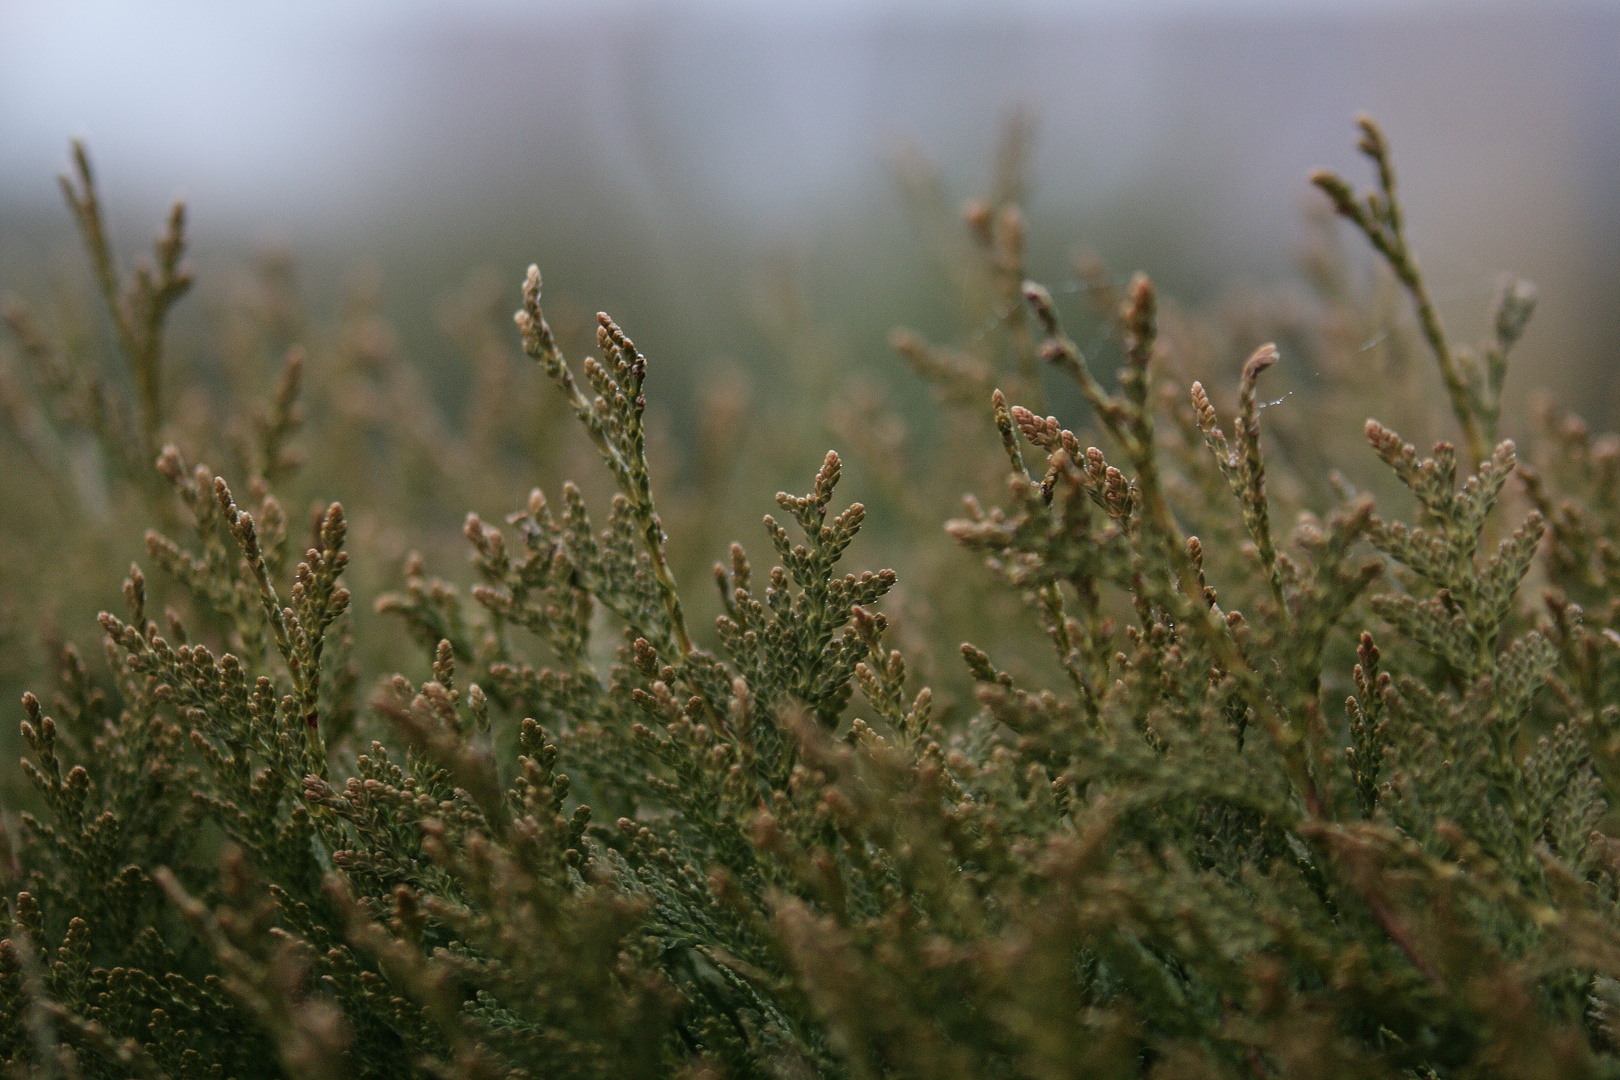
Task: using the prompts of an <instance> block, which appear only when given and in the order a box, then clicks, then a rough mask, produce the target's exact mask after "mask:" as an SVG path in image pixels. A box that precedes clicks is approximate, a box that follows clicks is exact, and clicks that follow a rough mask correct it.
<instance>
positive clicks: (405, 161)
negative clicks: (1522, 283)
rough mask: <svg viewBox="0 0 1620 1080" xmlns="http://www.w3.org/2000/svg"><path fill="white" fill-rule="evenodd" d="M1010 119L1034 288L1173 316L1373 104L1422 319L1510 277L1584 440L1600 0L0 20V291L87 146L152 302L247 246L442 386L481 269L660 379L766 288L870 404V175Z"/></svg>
mask: <svg viewBox="0 0 1620 1080" xmlns="http://www.w3.org/2000/svg"><path fill="white" fill-rule="evenodd" d="M1017 108H1023V109H1026V110H1028V111H1029V113H1030V114H1031V115H1032V116H1033V117H1034V120H1035V123H1036V130H1037V141H1036V146H1035V152H1034V156H1033V161H1032V172H1033V177H1032V179H1033V186H1032V195H1031V198H1030V200H1029V206H1028V213H1029V217H1030V223H1031V228H1030V236H1031V266H1032V269H1033V270H1034V271H1035V272H1036V273H1037V274H1039V275H1041V276H1043V277H1045V278H1046V279H1047V280H1049V281H1053V282H1056V283H1060V284H1061V283H1062V282H1063V281H1065V280H1067V279H1069V278H1070V277H1071V276H1072V271H1071V270H1070V269H1069V257H1070V253H1071V252H1072V251H1073V250H1074V249H1075V248H1076V247H1077V246H1079V245H1087V246H1090V247H1093V248H1095V249H1096V250H1098V251H1099V252H1100V253H1101V254H1102V255H1103V256H1104V258H1105V259H1107V260H1108V261H1109V262H1110V264H1111V265H1112V266H1113V267H1114V268H1115V269H1116V270H1117V271H1119V272H1120V273H1122V274H1123V273H1127V272H1129V271H1131V270H1134V269H1143V270H1146V271H1148V272H1149V273H1150V274H1152V275H1153V276H1154V277H1155V279H1156V280H1157V281H1158V282H1159V283H1160V285H1161V288H1162V289H1163V290H1164V291H1166V292H1168V293H1169V294H1171V295H1173V296H1175V297H1177V298H1178V299H1179V300H1181V301H1182V302H1185V303H1188V304H1193V305H1197V304H1207V303H1215V302H1218V300H1219V299H1220V297H1221V295H1222V294H1223V293H1226V292H1230V291H1231V290H1232V289H1235V288H1243V287H1247V286H1248V285H1249V284H1252V283H1268V282H1275V281H1279V280H1287V279H1289V278H1290V277H1291V276H1292V275H1294V266H1295V264H1296V261H1297V259H1298V257H1299V255H1300V251H1301V248H1302V245H1303V242H1304V229H1303V226H1302V222H1303V219H1304V213H1305V210H1306V208H1307V207H1308V206H1309V205H1310V203H1311V200H1312V199H1314V198H1316V196H1315V195H1314V193H1313V192H1312V191H1311V190H1310V189H1309V188H1308V185H1307V184H1306V181H1305V177H1306V174H1307V172H1308V171H1309V170H1310V169H1311V168H1314V167H1317V166H1328V167H1333V168H1336V169H1338V170H1340V171H1342V172H1344V173H1345V175H1347V176H1348V177H1350V178H1352V179H1353V180H1355V181H1356V182H1357V183H1364V182H1366V180H1367V174H1366V170H1365V167H1364V163H1363V162H1361V161H1360V160H1358V158H1357V156H1356V154H1355V152H1354V149H1353V139H1354V132H1353V128H1352V124H1351V117H1352V115H1353V114H1354V113H1355V112H1356V111H1357V110H1362V109H1365V110H1367V111H1369V112H1371V113H1373V114H1374V115H1375V116H1377V117H1378V118H1379V119H1380V120H1381V121H1382V122H1383V124H1384V126H1385V129H1386V130H1387V132H1388V133H1389V136H1390V138H1391V141H1392V143H1393V146H1394V149H1395V154H1396V160H1397V164H1398V165H1399V167H1400V170H1401V174H1400V175H1401V181H1402V185H1403V192H1404V196H1405V201H1406V203H1407V206H1408V211H1409V218H1410V228H1411V233H1412V236H1413V239H1414V242H1415V244H1416V245H1417V247H1418V250H1419V252H1420V254H1421V256H1422V258H1423V261H1424V266H1425V269H1426V270H1427V272H1428V274H1429V275H1430V279H1431V283H1432V287H1433V290H1434V292H1435V293H1436V295H1437V296H1438V297H1439V298H1440V299H1441V301H1442V312H1443V314H1444V315H1445V317H1446V318H1447V320H1448V322H1449V323H1450V325H1451V327H1452V329H1453V332H1454V333H1455V334H1456V335H1457V336H1459V337H1460V338H1462V339H1464V340H1471V339H1472V338H1474V337H1475V336H1477V335H1478V334H1479V333H1480V332H1483V329H1484V317H1485V311H1486V308H1487V306H1488V304H1489V301H1490V297H1491V293H1492V289H1493V286H1494V282H1495V280H1496V277H1497V275H1498V274H1499V273H1501V272H1502V271H1504V270H1509V269H1511V270H1513V271H1515V272H1516V273H1519V274H1521V275H1523V276H1525V277H1527V278H1530V279H1531V280H1533V281H1535V282H1536V283H1537V284H1538V286H1539V287H1540V289H1541V296H1542V301H1541V307H1540V310H1539V311H1538V314H1537V318H1536V322H1535V324H1534V326H1533V327H1532V330H1531V332H1530V335H1529V337H1528V338H1527V339H1526V341H1525V343H1524V345H1523V346H1522V351H1521V352H1520V353H1519V354H1518V359H1517V361H1516V364H1515V369H1514V370H1515V374H1514V376H1512V377H1510V383H1509V388H1510V393H1511V392H1512V391H1513V389H1514V388H1515V387H1528V386H1529V385H1531V384H1540V385H1547V386H1549V387H1550V388H1551V389H1552V390H1553V391H1554V392H1555V393H1557V394H1558V395H1560V396H1561V397H1564V398H1566V399H1574V400H1575V401H1576V402H1577V403H1578V404H1579V405H1580V407H1582V408H1583V409H1584V410H1585V411H1586V412H1587V414H1588V415H1589V416H1590V417H1591V418H1592V419H1593V420H1594V421H1597V420H1612V419H1613V418H1614V416H1615V415H1616V409H1615V406H1616V402H1615V391H1614V382H1615V380H1614V378H1613V375H1614V372H1615V371H1616V370H1617V369H1620V328H1617V319H1616V316H1617V314H1620V288H1617V285H1616V281H1617V279H1620V5H1615V4H1611V3H1559V2H1553V0H1549V2H1543V3H1523V4H1485V3H1464V2H1455V3H1434V2H1413V3H1393V2H1391V3H1354V2H1351V0H1303V2H1292V3H1287V2H1280V0H1279V2H1271V3H1268V2H1263V0H1152V2H1147V3H1123V2H1117V0H1089V2H1079V3H1071V4H1064V3H1055V2H1049V3H1036V2H1028V3H1005V4H993V5H992V4H974V3H967V2H954V3H900V2H891V3H875V4H864V3H855V2H833V3H810V2H784V3H778V4H764V3H761V4H744V3H729V4H728V3H721V2H708V3H701V2H692V3H676V2H663V3H651V2H649V3H634V2H612V3H601V4H573V5H570V4H563V3H556V2H549V3H538V4H519V3H516V2H506V0H474V2H466V3H457V4H448V3H446V4H429V3H422V2H407V3H381V2H355V3H349V4H322V3H315V2H307V0H294V2H286V3H280V4H275V5H270V4H207V3H200V2H197V3H191V2H179V0H166V2H159V3H152V4H116V3H83V2H46V0H0V286H3V287H8V288H13V289H16V290H19V291H23V290H25V289H26V290H32V289H33V288H34V287H35V285H36V284H37V279H38V278H39V277H40V276H41V273H42V268H44V272H47V273H50V274H57V275H66V276H75V275H78V276H82V274H83V262H82V256H81V255H80V254H79V253H78V251H77V248H76V246H75V243H74V239H73V237H72V235H71V232H70V221H69V219H68V215H67V213H66V211H65V210H64V209H63V207H62V205H61V202H60V197H59V195H58V193H57V191H56V188H55V180H54V178H55V175H56V174H57V173H58V172H59V171H61V170H62V169H63V168H64V167H65V164H66V160H67V152H66V149H67V141H68V139H69V138H70V137H82V138H84V139H86V140H87V142H88V143H89V146H90V148H91V152H92V156H93V159H94V161H95V164H96V166H97V170H98V176H99V181H100V183H101V186H102V189H103V192H104V195H105V197H106V199H107V201H108V204H109V207H110V213H111V217H112V224H113V229H114V232H115V236H116V238H117V240H118V241H119V243H120V249H121V254H122V255H123V256H124V257H125V258H126V259H127V258H128V257H130V256H132V255H134V254H135V253H136V252H137V251H138V250H141V249H144V248H145V247H146V246H147V245H148V243H149V240H150V237H151V235H152V234H153V232H154V230H155V229H156V226H157V224H158V222H159V220H160V217H161V214H162V212H163V210H164V208H165V206H166V204H167V201H168V200H169V199H171V198H173V197H175V196H177V195H183V196H184V197H185V198H186V199H187V200H188V202H189V205H190V210H191V235H192V239H193V251H194V257H193V262H194V264H195V265H196V267H197V269H198V270H199V272H200V273H199V277H200V279H201V280H200V285H199V290H198V293H197V296H196V297H194V298H190V299H188V300H187V301H186V302H185V305H183V309H182V310H184V309H185V308H186V307H190V308H195V309H201V310H206V309H207V308H208V306H209V304H210V303H213V302H215V301H213V300H211V299H210V297H211V296H215V297H216V298H217V290H218V288H219V287H220V283H221V282H223V281H225V280H226V279H227V278H228V276H229V275H228V273H227V268H228V267H230V266H231V265H233V262H235V263H239V262H241V261H242V260H244V259H247V258H250V257H251V256H252V254H253V252H254V251H256V250H259V249H262V248H265V247H266V246H270V247H275V248H278V249H284V250H286V251H288V252H290V253H291V254H292V255H293V256H294V257H295V258H296V259H297V261H298V263H299V265H300V267H301V281H302V283H303V288H304V289H305V290H306V292H307V293H308V294H309V299H310V302H311V304H312V306H313V307H314V309H315V312H316V314H317V316H319V314H320V313H321V312H323V311H326V312H330V311H331V310H333V309H335V308H336V307H337V305H338V303H339V299H338V297H339V296H340V294H341V291H342V288H343V287H345V286H344V285H343V283H344V282H345V281H349V280H351V279H352V276H353V275H354V274H356V273H362V274H366V275H370V276H371V277H372V278H373V279H375V281H376V284H377V287H378V288H379V289H380V292H381V295H382V296H383V297H384V301H385V305H386V310H387V312H388V314H389V315H390V317H391V319H392V320H393V321H394V323H395V324H396V325H397V326H398V327H399V329H400V333H401V340H402V341H403V343H404V351H405V352H406V354H407V355H409V356H410V357H411V358H412V359H413V361H415V362H417V363H420V364H421V365H422V366H423V368H424V370H427V371H429V372H435V371H439V375H438V376H437V378H436V382H435V385H436V386H437V387H438V389H439V390H441V391H442V392H443V393H445V394H448V395H451V396H452V397H453V396H454V395H455V394H456V393H457V385H456V383H457V380H456V379H454V378H453V377H451V376H449V375H446V374H444V373H443V372H442V371H441V370H440V369H439V368H437V367H436V365H435V361H436V357H437V356H438V355H439V354H440V353H442V352H443V351H444V349H445V346H444V342H443V337H442V334H440V333H439V332H438V331H437V330H436V328H435V323H434V317H433V301H434V298H435V297H439V296H442V295H443V294H444V293H445V292H446V291H447V290H449V289H453V288H455V287H456V286H457V285H458V284H459V283H460V282H462V281H464V280H465V279H466V278H467V275H468V274H469V273H470V272H472V271H474V270H475V269H477V268H480V267H487V268H490V269H491V270H492V271H493V272H494V273H495V274H497V275H498V276H499V280H501V281H504V282H508V283H509V284H510V291H511V294H512V297H511V299H512V302H513V304H514V305H515V302H516V284H517V282H518V280H519V277H520V275H521V272H522V270H523V268H524V267H525V266H526V265H527V264H528V263H530V262H538V263H539V264H540V265H541V266H542V268H543V270H544V271H545V274H546V280H547V291H548V297H551V298H552V300H553V302H559V298H560V300H561V302H564V303H576V304H577V305H579V306H580V307H581V308H582V309H583V310H595V309H597V308H606V309H607V310H610V311H612V312H613V313H614V315H615V317H617V318H618V319H619V320H620V322H621V323H623V324H624V325H625V326H626V327H628V328H630V329H631V330H632V331H633V332H634V333H635V335H636V337H637V339H638V341H640V342H641V343H642V344H643V345H644V346H645V347H646V348H647V350H648V351H649V352H650V353H651V354H652V355H653V356H654V358H655V360H659V359H663V360H667V361H669V362H671V363H672V364H674V365H675V366H676V368H677V370H679V371H681V372H686V373H690V372H702V371H704V370H709V369H710V368H712V366H713V365H715V364H725V365H730V366H734V367H741V368H743V369H745V370H751V371H764V370H765V369H768V368H769V366H770V364H771V363H772V362H775V361H773V359H772V358H771V357H770V356H768V355H767V354H766V350H763V349H762V348H761V346H760V344H759V341H758V332H757V321H758V320H757V318H756V315H755V313H756V312H757V309H758V306H759V304H760V298H761V296H762V295H763V294H766V293H769V292H770V290H772V289H774V288H776V287H777V286H778V284H780V283H781V282H782V281H786V280H790V282H791V288H792V289H793V290H794V291H795V293H796V295H801V296H802V297H803V298H805V303H806V305H807V306H808V308H809V310H810V315H809V317H810V318H812V319H814V321H815V322H816V324H817V325H818V326H819V327H820V328H821V330H822V332H824V334H825V339H826V341H827V342H829V343H830V344H829V347H830V348H834V349H836V350H838V351H839V352H840V353H841V354H842V355H844V356H845V357H846V358H847V359H846V363H847V364H849V365H852V366H855V367H869V368H871V369H872V370H874V371H881V372H889V373H891V374H892V380H891V381H896V382H900V383H903V382H904V372H903V371H902V370H901V369H900V368H899V366H898V365H897V364H896V363H895V362H894V361H893V360H892V359H891V358H890V357H889V356H888V349H887V346H886V344H885V337H886V334H887V331H888V329H889V328H890V326H892V325H894V324H895V323H900V322H904V323H908V324H911V325H914V326H918V327H919V328H920V329H923V330H924V331H928V330H930V329H936V328H937V329H939V331H940V336H941V337H946V336H949V330H948V328H946V327H945V326H944V323H945V322H946V321H947V320H948V318H949V316H948V314H947V312H948V310H949V304H948V300H949V298H948V297H944V298H942V297H941V296H940V281H939V280H938V278H937V275H934V274H933V273H932V271H931V270H930V268H929V263H928V259H927V251H926V250H925V246H924V245H923V244H922V243H921V242H919V240H918V237H917V234H916V230H915V229H914V228H913V226H912V224H911V223H910V222H909V221H908V218H907V213H906V208H905V204H904V201H903V199H902V198H901V195H900V191H899V187H898V185H897V183H896V181H895V161H896V157H897V155H900V154H903V153H904V152H905V150H904V149H903V148H906V147H910V148H912V151H913V152H916V153H920V154H921V155H923V156H925V157H926V158H928V159H929V160H931V161H933V162H935V163H936V164H937V166H938V167H939V169H940V171H941V173H942V176H943V178H944V181H945V184H946V187H947V189H948V191H949V192H950V193H951V195H952V197H953V198H965V197H967V196H968V195H970V194H973V193H975V192H976V191H979V190H982V188H983V187H984V186H985V185H986V184H987V183H988V180H989V176H990V170H991V157H992V154H993V150H994V146H995V142H996V138H997V130H998V125H999V123H1000V121H1001V119H1002V118H1003V117H1004V116H1005V115H1007V113H1008V111H1009V110H1012V109H1017ZM210 290H215V291H214V292H212V293H211V291H210ZM690 378H691V376H690V375H689V374H683V375H682V376H680V379H679V380H678V381H679V383H680V385H681V386H682V387H685V388H686V389H682V390H677V391H675V392H674V394H675V396H674V398H673V400H674V401H676V402H677V403H679V402H680V401H682V400H684V399H683V398H682V396H681V395H682V394H684V393H687V392H689V381H690ZM764 378H766V380H767V383H768V380H769V373H768V371H767V372H766V374H765V376H764ZM911 392H915V387H914V386H913V387H912V391H911ZM666 400H671V399H666Z"/></svg>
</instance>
